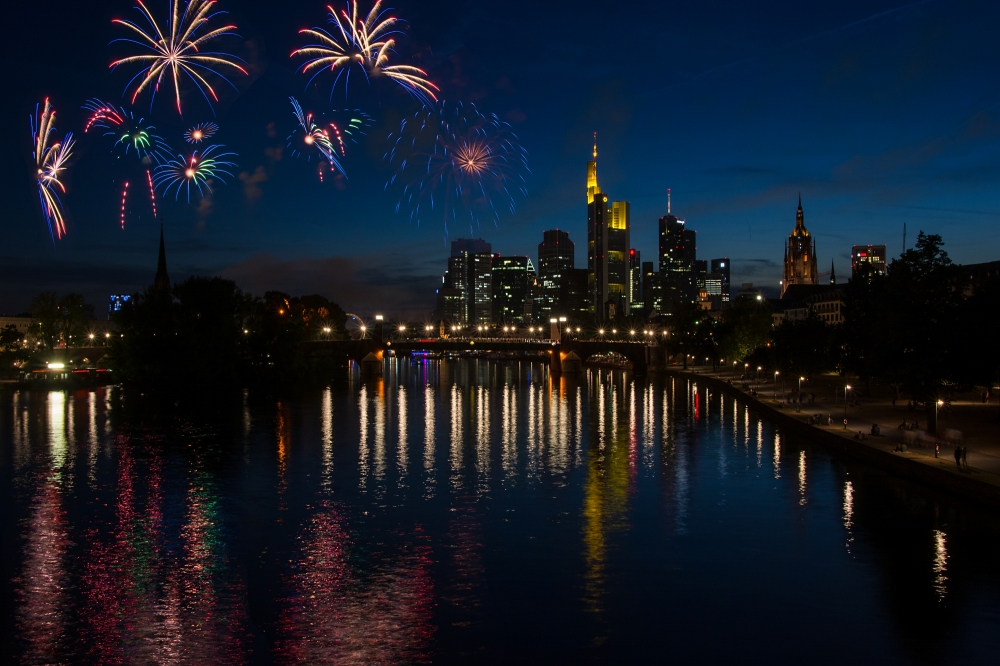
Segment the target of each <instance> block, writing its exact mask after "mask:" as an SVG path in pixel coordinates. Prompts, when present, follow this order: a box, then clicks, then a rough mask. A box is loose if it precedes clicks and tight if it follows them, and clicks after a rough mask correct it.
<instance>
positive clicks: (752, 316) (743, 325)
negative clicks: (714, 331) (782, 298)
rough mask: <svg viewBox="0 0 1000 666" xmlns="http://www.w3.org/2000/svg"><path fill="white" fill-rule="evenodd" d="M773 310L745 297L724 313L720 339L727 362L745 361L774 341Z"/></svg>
mask: <svg viewBox="0 0 1000 666" xmlns="http://www.w3.org/2000/svg"><path fill="white" fill-rule="evenodd" d="M772 326H773V324H772V317H771V308H770V307H769V306H768V305H767V302H766V301H762V300H758V299H756V298H751V297H748V296H741V297H739V298H737V299H736V300H735V301H733V304H732V307H730V308H729V309H728V310H726V311H724V312H723V313H722V317H721V320H720V322H719V330H718V337H719V343H720V351H721V353H722V355H723V356H724V357H725V358H730V359H732V360H734V361H742V360H744V359H747V358H749V357H750V356H751V355H752V354H753V353H754V352H755V351H757V350H758V349H761V348H763V347H766V346H767V343H768V341H769V340H770V339H771V329H772Z"/></svg>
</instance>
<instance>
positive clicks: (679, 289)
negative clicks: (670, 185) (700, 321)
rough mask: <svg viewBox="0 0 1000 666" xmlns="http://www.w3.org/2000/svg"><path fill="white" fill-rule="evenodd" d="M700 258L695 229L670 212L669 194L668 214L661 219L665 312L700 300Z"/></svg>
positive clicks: (661, 310)
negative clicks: (697, 259)
mask: <svg viewBox="0 0 1000 666" xmlns="http://www.w3.org/2000/svg"><path fill="white" fill-rule="evenodd" d="M696 258H697V244H696V237H695V231H694V230H693V229H688V228H687V226H686V223H685V222H684V220H681V219H678V218H677V216H676V215H673V214H672V213H671V212H670V198H669V194H668V195H667V214H666V215H664V216H663V217H661V218H660V257H659V259H660V288H661V289H662V290H663V294H662V297H661V309H660V310H659V312H660V313H661V314H670V313H672V312H673V308H674V305H675V304H678V303H697V302H698V281H697V275H696V273H695V261H696Z"/></svg>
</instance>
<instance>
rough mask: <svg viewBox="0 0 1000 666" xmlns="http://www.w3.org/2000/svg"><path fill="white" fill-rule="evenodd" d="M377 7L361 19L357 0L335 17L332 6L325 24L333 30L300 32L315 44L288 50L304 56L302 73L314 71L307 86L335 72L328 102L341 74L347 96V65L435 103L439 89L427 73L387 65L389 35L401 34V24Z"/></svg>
mask: <svg viewBox="0 0 1000 666" xmlns="http://www.w3.org/2000/svg"><path fill="white" fill-rule="evenodd" d="M381 5H382V2H381V0H379V1H378V2H376V3H375V4H374V5H373V6H372V9H371V11H370V12H368V16H367V17H366V18H364V19H362V18H361V15H360V14H359V12H358V2H357V0H353V2H351V3H348V9H347V10H341V11H340V15H339V16H338V15H337V12H336V11H335V10H334V9H333V7H332V6H328V7H327V9H328V10H329V22H330V23H331V24H333V25H334V26H336V30H333V31H332V32H327V31H326V30H324V29H322V28H319V27H315V28H306V29H303V30H300V31H299V34H302V35H308V36H310V37H312V38H314V39H316V40H317V43H314V44H307V45H306V46H303V47H302V48H299V49H296V50H294V51H292V54H291V57H293V58H294V57H296V56H305V57H306V61H305V62H304V63H303V64H302V65H301V67H300V69H301V70H302V73H303V74H309V73H310V72H314V73H313V75H312V77H311V78H310V79H309V83H312V82H313V80H314V79H315V78H316V77H317V76H319V74H321V73H322V72H324V71H329V72H336V73H337V76H336V78H335V79H334V80H333V85H332V86H331V88H330V97H331V99H332V97H333V91H334V90H336V88H337V83H338V82H339V81H340V77H341V75H343V74H344V73H345V72H346V73H347V76H346V77H345V78H344V95H345V96H346V95H347V88H348V84H349V82H350V76H351V66H352V65H357V67H358V68H359V69H360V70H361V72H362V73H363V74H364V75H365V80H366V81H368V82H369V83H371V80H372V79H373V78H377V77H379V76H386V77H388V78H389V79H390V80H392V81H394V82H396V83H398V84H399V85H401V86H402V87H403V89H405V90H406V91H407V92H408V93H410V94H411V95H413V96H414V97H416V98H417V99H419V100H420V101H421V103H423V104H429V103H430V102H431V101H436V100H437V96H436V93H437V92H438V91H440V88H438V87H437V86H436V85H434V84H433V83H432V82H431V81H430V80H429V79H428V78H427V72H425V71H424V70H422V69H420V68H419V67H413V66H412V65H390V64H389V54H391V53H395V50H394V48H393V47H394V46H395V45H396V40H395V39H394V38H393V37H392V35H401V34H403V31H402V30H398V29H395V28H394V26H395V25H396V24H397V23H403V21H402V20H400V19H397V18H395V17H392V16H388V17H387V16H385V14H386V12H388V11H390V10H388V9H385V10H383V9H381ZM314 70H315V71H314ZM307 85H308V84H307Z"/></svg>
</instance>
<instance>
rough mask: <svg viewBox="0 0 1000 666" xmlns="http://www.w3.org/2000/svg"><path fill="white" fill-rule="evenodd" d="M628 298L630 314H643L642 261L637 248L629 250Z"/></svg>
mask: <svg viewBox="0 0 1000 666" xmlns="http://www.w3.org/2000/svg"><path fill="white" fill-rule="evenodd" d="M628 298H629V304H630V307H631V312H630V314H642V311H643V307H644V305H643V302H642V261H641V259H640V253H639V250H636V249H631V250H629V251H628Z"/></svg>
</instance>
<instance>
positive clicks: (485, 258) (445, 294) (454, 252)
mask: <svg viewBox="0 0 1000 666" xmlns="http://www.w3.org/2000/svg"><path fill="white" fill-rule="evenodd" d="M492 263H493V255H492V248H491V247H490V244H489V243H487V242H486V241H484V240H483V239H481V238H476V239H466V238H460V239H458V240H455V241H452V243H451V256H450V257H448V272H447V273H446V274H445V275H444V277H443V278H442V286H441V289H439V290H438V308H437V317H438V318H439V319H445V320H448V321H457V322H458V323H461V324H463V325H465V324H473V325H477V324H489V323H490V322H491V321H492V319H493V304H492V300H493V277H492V270H491V269H492Z"/></svg>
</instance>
